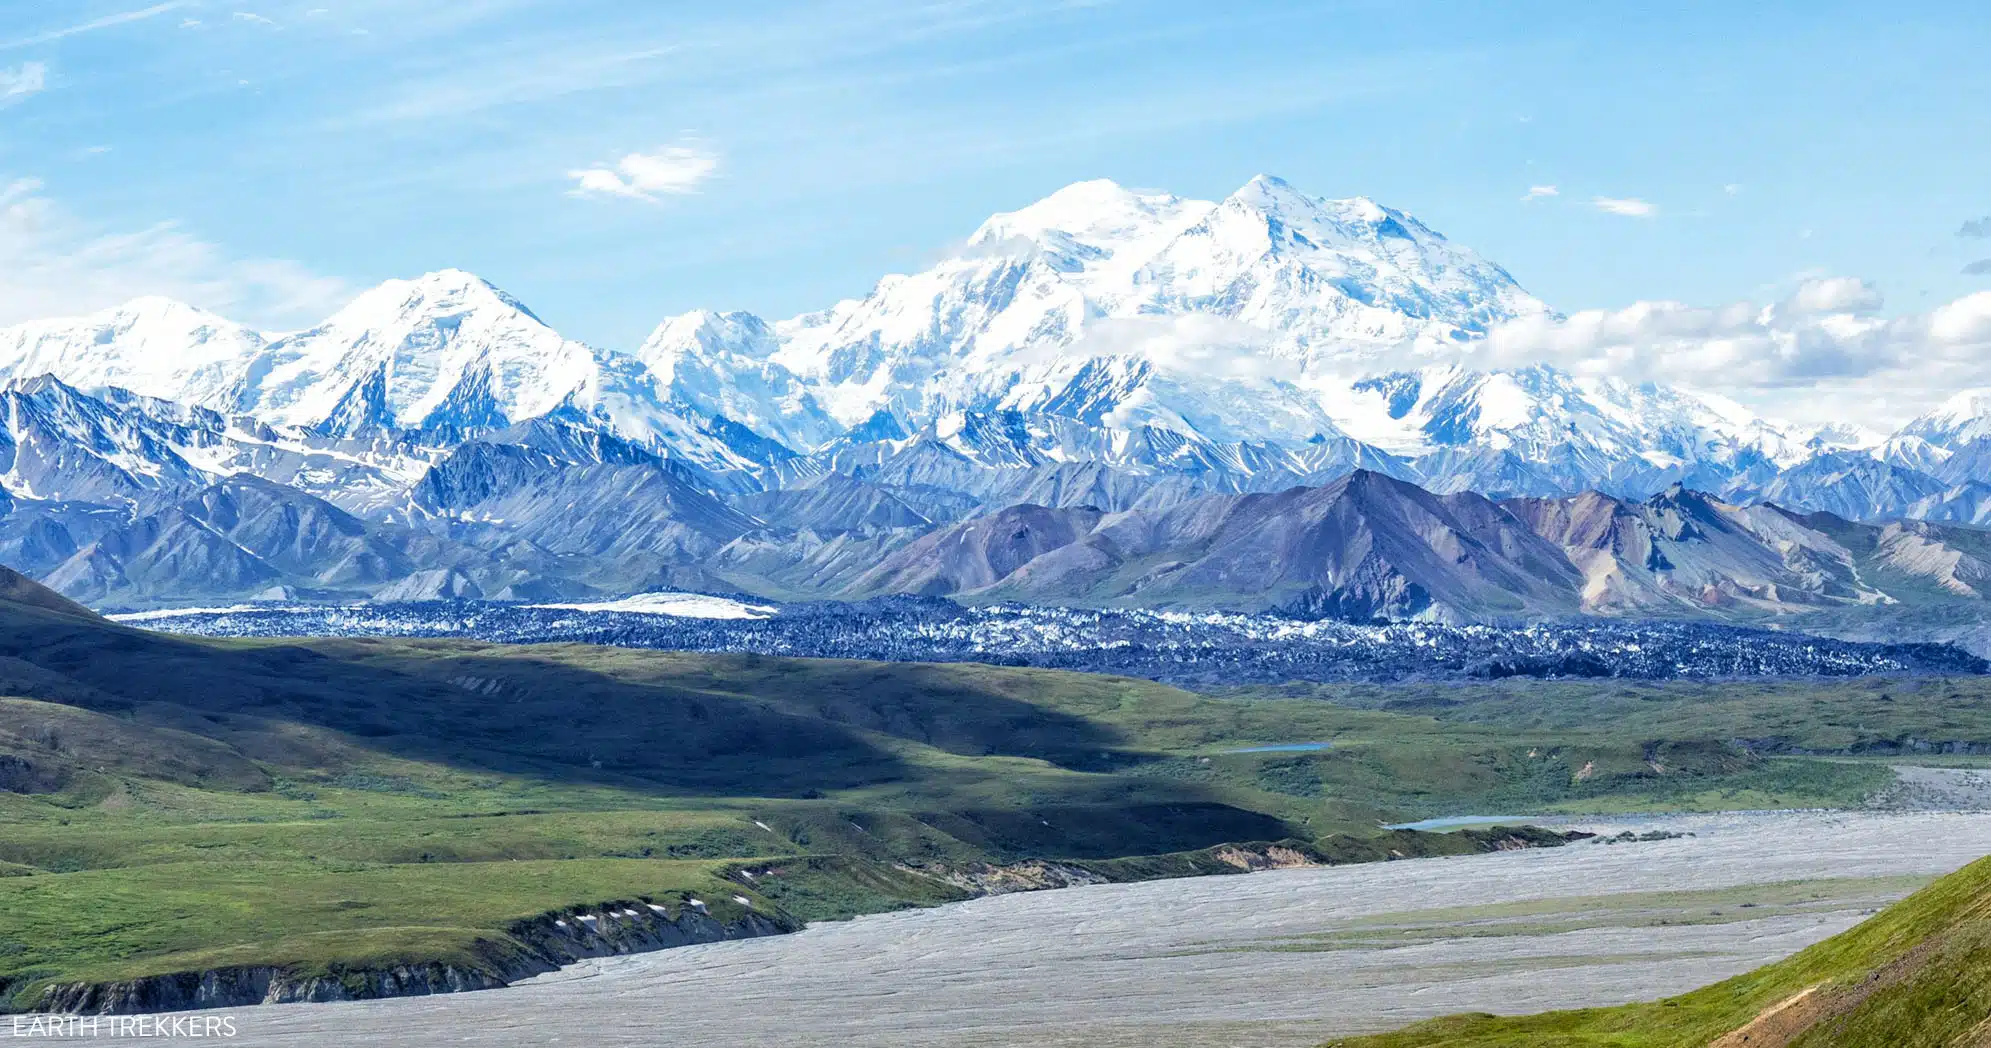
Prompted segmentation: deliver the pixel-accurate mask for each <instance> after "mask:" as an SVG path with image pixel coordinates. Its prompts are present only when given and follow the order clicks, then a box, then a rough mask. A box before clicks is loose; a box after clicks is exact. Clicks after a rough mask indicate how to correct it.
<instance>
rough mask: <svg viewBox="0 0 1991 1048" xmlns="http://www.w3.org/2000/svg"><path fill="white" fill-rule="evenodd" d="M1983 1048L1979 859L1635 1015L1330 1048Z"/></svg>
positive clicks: (1502, 1021) (1987, 930)
mask: <svg viewBox="0 0 1991 1048" xmlns="http://www.w3.org/2000/svg"><path fill="white" fill-rule="evenodd" d="M1986 1043H1991V859H1983V860H1979V861H1978V862H1975V863H1973V864H1971V865H1969V866H1967V867H1965V868H1963V869H1962V870H1959V871H1958V872H1956V873H1953V874H1951V875H1949V876H1947V877H1944V878H1942V879H1941V880H1938V881H1936V882H1935V883H1934V884H1931V885H1929V886H1928V887H1927V888H1924V889H1922V890H1921V891H1919V892H1917V893H1915V894H1914V895H1911V896H1909V897H1908V898H1906V899H1904V900H1902V901H1901V902H1898V903H1896V904H1894V905H1893V906H1890V907H1888V908H1887V909H1885V910H1883V911H1881V912H1880V913H1879V914H1878V915H1876V916H1874V917H1873V918H1871V919H1869V920H1867V921H1866V922H1865V923H1863V924H1860V925H1859V926H1858V927H1855V928H1853V929H1852V930H1850V931H1847V932H1844V933H1842V934H1840V935H1837V936H1834V937H1833V938H1830V939H1827V940H1825V941H1824V942H1821V943H1819V944H1817V945H1815V946H1812V947H1811V948H1809V949H1806V950H1804V951H1802V952H1800V953H1798V954H1795V955H1793V956H1791V957H1790V958H1788V959H1786V960H1784V961H1781V962H1779V963H1777V964H1773V965H1770V966H1769V967H1766V968H1761V969H1758V970H1756V971H1754V972H1750V973H1748V974H1746V975H1741V976H1737V977H1735V978H1733V979H1729V980H1727V981H1725V982H1720V983H1716V984H1715V985H1713V986H1709V987H1706V988H1704V989H1700V990H1696V991H1694V992H1692V993H1688V994H1683V995H1681V996H1678V997H1670V998H1667V999H1665V1000H1662V1001H1656V1002H1652V1003H1647V1004H1633V1005H1625V1006H1623V1007H1618V1008H1594V1009H1586V1010H1582V1011H1569V1012H1549V1013H1546V1014H1542V1015H1531V1016H1523V1017H1518V1018H1514V1017H1497V1016H1491V1015H1465V1016H1455V1017H1452V1018H1446V1019H1438V1020H1434V1021H1432V1022H1427V1023H1421V1024H1418V1025H1416V1026H1413V1027H1410V1028H1409V1029H1406V1030H1402V1031H1399V1032H1397V1033H1392V1034H1384V1035H1381V1036H1376V1037H1360V1038H1348V1039H1345V1040H1340V1041H1335V1042H1331V1044H1332V1045H1333V1046H1335V1048H1437V1046H1440V1045H1442V1046H1445V1048H1704V1046H1712V1048H1744V1046H1746V1048H1786V1046H1789V1048H1978V1046H1981V1045H1984V1044H1986Z"/></svg>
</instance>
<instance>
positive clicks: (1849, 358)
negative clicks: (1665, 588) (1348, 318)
mask: <svg viewBox="0 0 1991 1048" xmlns="http://www.w3.org/2000/svg"><path fill="white" fill-rule="evenodd" d="M1883 304H1884V303H1883V301H1882V298H1881V295H1880V292H1879V291H1878V290H1877V289H1876V288H1874V286H1873V285H1871V284H1869V283H1867V282H1866V281H1863V280H1859V279H1856V278H1851V277H1820V278H1813V279H1809V280H1806V281H1804V282H1803V283H1802V284H1800V285H1799V286H1798V287H1797V288H1796V289H1795V290H1794V291H1792V292H1791V293H1790V294H1789V295H1787V296H1786V297H1784V298H1783V299H1781V300H1779V301H1776V302H1772V303H1769V304H1761V303H1753V302H1737V303H1733V304H1730V305H1727V306H1717V307H1713V308H1703V307H1695V306H1688V305H1685V304H1682V303H1679V302H1638V303H1635V304H1633V305H1631V306H1628V307H1626V308H1624V309H1618V310H1588V311H1585V312H1581V313H1576V314H1573V315H1571V316H1569V317H1567V318H1565V319H1562V320H1556V319H1553V318H1544V317H1534V318H1528V319H1524V320H1518V321H1514V322H1512V323H1508V324H1504V325H1501V326H1500V327H1497V328H1495V329H1494V330H1493V331H1492V332H1491V333H1490V334H1489V336H1488V338H1487V339H1486V340H1485V341H1484V342H1483V343H1481V344H1479V345H1477V346H1472V347H1468V348H1466V349H1464V350H1463V352H1465V353H1468V354H1471V355H1472V356H1473V357H1474V360H1475V363H1477V364H1478V365H1480V366H1493V367H1512V366H1520V365H1526V364H1552V365H1555V366H1557V367H1560V368H1564V369H1567V370H1569V371H1572V372H1575V373H1578V374H1588V375H1599V376H1609V377H1614V378H1621V379H1626V380H1629V381H1634V382H1645V381H1657V382H1665V383H1669V384H1675V385H1682V386H1687V387H1697V388H1701V389H1710V390H1718V391H1721V392H1723V393H1725V394H1727V395H1729V396H1733V397H1736V398H1737V399H1742V400H1747V401H1749V402H1751V403H1752V404H1754V405H1756V406H1757V407H1759V409H1763V410H1769V411H1772V412H1773V413H1776V414H1782V415H1786V416H1790V417H1794V418H1796V419H1798V420H1799V421H1806V422H1824V421H1831V420H1833V419H1834V418H1835V417H1837V418H1839V419H1845V418H1855V419H1857V420H1859V421H1861V422H1864V423H1867V424H1873V425H1882V426H1885V425H1890V424H1893V423H1898V422H1900V421H1902V420H1903V417H1904V416H1906V415H1908V414H1913V413H1915V412H1917V411H1920V410H1922V409H1925V408H1926V407H1928V406H1929V405H1932V404H1934V403H1936V402H1938V401H1940V400H1942V399H1943V398H1944V397H1946V396H1948V395H1949V394H1951V393H1954V392H1955V391H1956V390H1958V389H1961V388H1965V387H1969V386H1982V385H1991V291H1981V292H1978V293H1976V294H1973V295H1967V296H1965V297H1963V298H1960V299H1957V300H1956V301H1954V302H1950V303H1948V304H1946V305H1944V306H1941V307H1940V308H1937V309H1934V310H1931V311H1929V312H1926V313H1920V314H1910V315H1905V316H1897V317H1887V316H1883V315H1882V314H1881V312H1880V310H1881V307H1882V305H1883ZM1863 398H1864V399H1863ZM1883 416H1886V417H1883Z"/></svg>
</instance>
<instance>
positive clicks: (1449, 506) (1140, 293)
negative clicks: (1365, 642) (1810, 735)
mask: <svg viewBox="0 0 1991 1048" xmlns="http://www.w3.org/2000/svg"><path fill="white" fill-rule="evenodd" d="M1530 319H1534V320H1538V321H1552V320H1554V319H1556V314H1555V313H1554V311H1553V310H1552V309H1551V307H1550V306H1549V305H1547V304H1545V303H1543V302H1541V301H1539V300H1538V299H1536V298H1534V297H1533V296H1532V295H1530V294H1528V293H1527V292H1526V291H1525V290H1523V289H1522V288H1521V286H1520V285H1519V284H1518V283H1517V282H1516V281H1515V280H1514V279H1513V278H1512V277H1511V276H1509V275H1508V273H1507V272H1506V271H1505V270H1503V269H1502V268H1500V267H1499V266H1497V265H1495V264H1493V263H1491V262H1488V261H1486V260H1484V259H1481V258H1480V257H1478V256H1477V255H1475V254H1474V253H1473V252H1471V251H1469V250H1467V249H1465V248H1462V247H1460V246H1458V245H1455V244H1453V243H1451V242H1450V241H1448V240H1447V239H1445V237H1443V236H1442V235H1440V234H1439V233H1437V232H1436V231H1434V230H1432V229H1430V228H1429V227H1427V226H1425V225H1424V224H1422V223H1420V222H1419V221H1418V220H1417V219H1415V218H1413V217H1411V216H1410V215H1408V214H1406V213H1404V212H1402V211H1398V210H1395V209H1393V208H1389V207H1385V206H1383V205H1380V204H1377V203H1375V202H1373V201H1370V200H1367V199H1362V198H1355V199H1348V200H1323V199H1317V198H1315V197H1311V196H1308V195H1306V194H1304V193H1302V192H1300V191H1299V190H1297V189H1295V188H1293V187H1292V186H1290V185H1288V184H1286V183H1285V182H1283V181H1280V180H1279V179H1276V178H1269V177H1259V178H1255V179H1253V180H1252V181H1251V182H1250V183H1248V184H1247V185H1245V186H1244V187H1243V188H1241V189H1239V190H1238V191H1237V192H1236V193H1234V194H1232V195H1231V196H1229V197H1228V198H1226V199H1224V200H1222V201H1219V202H1209V201H1198V200H1186V199H1181V198H1177V197H1174V196H1169V195H1165V194H1159V193H1150V192H1136V191H1131V190H1128V189H1124V188H1122V187H1120V186H1117V185H1115V184H1113V183H1110V182H1103V181H1101V182H1083V183H1079V184H1076V185H1073V186H1069V187H1067V188H1065V189H1063V190H1060V191H1058V192H1057V193H1054V194H1052V195H1051V196H1049V197H1047V198H1045V199H1043V200H1041V201H1038V202H1037V203H1034V204H1031V205H1030V206H1028V207H1025V208H1023V209H1021V210H1019V211H1014V212H1010V213H1007V214H1000V215H996V216H994V217H992V218H990V219H989V220H988V221H987V222H985V223H983V224H982V226H981V228H979V229H977V230H976V231H974V233H973V234H972V235H971V236H970V237H968V239H967V240H966V242H965V245H964V246H963V247H961V248H960V249H959V250H958V251H955V252H953V253H952V254H950V255H949V256H948V257H947V258H945V259H944V260H942V261H940V262H938V263H937V264H935V265H934V266H932V267H931V268H930V269H927V270H926V271H924V272H920V273H916V274H911V275H894V276H887V277H885V278H884V279H882V280H881V281H879V282H878V283H877V285H876V286H875V287H874V288H873V289H872V291H871V293H870V294H869V295H867V296H866V297H864V298H862V299H854V300H849V301H845V302H840V303H837V304H836V305H834V306H832V307H830V308H828V309H826V310H823V311H821V312H817V313H810V314H806V315H803V316H799V317H795V318H792V319H787V320H774V321H770V320H767V319H764V318H761V317H758V316H754V315H752V314H747V313H709V312H697V313H690V314H686V315H683V316H678V317H672V318H670V319H667V320H665V321H664V322H663V323H661V324H659V325H658V326H657V328H656V330H655V331H654V333H653V334H652V335H651V336H650V337H649V338H648V340H647V341H645V342H644V343H643V344H642V345H641V346H637V347H634V348H622V349H609V348H602V347H595V346H588V345H584V344H582V343H579V342H576V341H574V340H572V339H569V338H566V337H564V336H562V335H561V334H560V333H559V332H557V331H556V330H554V329H553V328H552V327H550V326H549V325H548V324H546V323H545V322H543V321H542V320H541V319H540V318H539V317H537V316H535V315H534V314H533V312H532V311H531V310H530V309H528V308H527V307H526V306H525V305H524V304H522V303H521V302H519V301H518V300H516V299H514V298H512V297H511V296H509V295H507V294H506V293H505V292H503V291H500V290H499V289H497V288H495V287H493V286H491V285H490V284H489V283H487V282H485V281H484V280H482V279H480V278H478V277H476V276H473V275H471V274H468V273H464V272H459V271H444V272H439V273H432V274H429V275H427V276H424V277H421V278H419V279H415V280H396V281H390V282H388V283H386V284H383V285H381V286H379V287H376V288H374V289H372V290H369V291H367V292H365V293H364V294H362V295H360V296H359V297H358V298H357V299H355V300H354V301H353V302H352V303H351V304H350V305H348V306H347V307H346V308H344V309H343V310H341V311H339V312H338V313H337V314H335V315H334V316H332V317H330V318H328V319H326V320H325V321H324V322H322V323H320V324H318V325H317V326H315V327H313V328H311V329H309V330H305V331H299V332H294V333H290V334H285V335H281V336H275V335H267V334H264V333H261V332H257V331H254V330H251V329H249V328H247V327H244V326H242V325H240V324H236V323H233V322H231V321H229V320H226V319H223V318H221V317H219V316H215V315H212V314H209V313H206V312H203V311H201V310H198V309H195V308H193V307H190V306H187V305H183V304H181V303H178V302H174V301H169V300H164V299H140V300H137V301H133V302H130V303H128V304H126V305H124V306H122V307H119V308H116V309H112V310H109V311H107V312H103V313H99V314H95V315H92V316H87V317H81V318H74V319H57V320H47V321H39V322H35V323H30V324H25V325H21V326H18V327H14V328H10V329H6V330H0V382H4V383H5V385H4V391H0V422H3V423H4V425H0V485H4V489H5V490H4V494H0V562H5V563H6V564H9V565H12V566H14V567H16V568H19V569H20V570H21V571H23V572H25V573H26V574H28V575H30V576H32V577H34V578H35V579H37V580H40V581H41V582H43V583H45V584H46V585H48V586H50V587H52V588H54V589H56V590H58V591H60V592H61V593H63V594H66V595H68V596H70V597H72V598H75V599H78V600H83V601H87V602H89V603H91V604H94V605H98V606H111V607H123V608H142V607H151V606H161V605H167V606H170V605H175V604H186V603H191V602H198V601H209V600H214V599H217V598H230V599H244V598H260V599H284V600H300V599H301V600H359V599H371V600H376V601H413V600H459V599H469V600H478V599H481V600H497V601H512V600H517V601H544V600H554V599H583V598H596V597H604V596H619V595H623V594H630V593H640V592H648V591H656V590H692V591H700V592H706V593H724V594H749V595H753V596H755V597H758V598H763V599H770V600H777V601H793V600H808V599H837V600H848V599H864V598H872V597H881V596H889V595H894V594H912V595H919V596H927V597H936V596H945V597H952V598H955V599H957V600H960V601H963V602H967V603H991V602H998V601H1009V602H1019V603H1030V604H1040V605H1044V604H1052V605H1066V606H1079V607H1145V608H1159V609H1223V610H1227V611H1236V612H1253V613H1255V612H1279V613H1284V614H1289V615H1300V616H1305V617H1328V618H1345V619H1354V620H1364V621H1366V620H1371V619H1426V620H1433V621H1438V622H1449V623H1465V622H1510V621H1535V620H1558V619H1570V618H1575V617H1580V616H1589V615H1606V616H1609V615H1637V616H1640V617H1648V618H1649V617H1661V618H1680V617H1684V618H1717V619H1724V620H1731V621H1743V622H1747V621H1754V620H1761V619H1766V618H1771V617H1779V616H1787V615H1791V614H1802V615H1806V616H1810V617H1811V619H1813V620H1817V621H1823V622H1841V623H1843V622H1847V621H1854V620H1857V618H1858V616H1859V615H1860V614H1861V613H1862V612H1863V611H1865V610H1868V609H1875V608H1881V607H1898V606H1899V605H1902V604H1913V605H1918V606H1921V607H1923V608H1937V609H1940V611H1939V612H1938V614H1940V615H1944V616H1951V617H1952V618H1953V619H1955V620H1959V621H1961V620H1965V619H1969V620H1975V619H1977V618H1978V617H1979V616H1978V614H1977V612H1976V610H1975V609H1977V608H1979V607H1981V606H1982V605H1983V597H1984V595H1985V593H1986V591H1987V583H1991V532H1984V531H1980V530H1978V528H1977V525H1981V524H1984V523H1986V522H1987V521H1991V391H1975V392H1965V393H1961V394H1959V395H1958V396H1957V397H1956V398H1954V399H1953V400H1951V401H1950V402H1949V403H1947V404H1946V405H1944V406H1943V407H1942V408H1941V409H1939V410H1938V411H1936V412H1934V413H1932V414H1930V415H1929V416H1927V417H1924V418H1922V419H1919V420H1917V421H1915V422H1913V423H1911V424H1910V425H1908V426H1906V427H1905V428H1903V429H1902V430H1901V431H1899V432H1897V433H1894V434H1891V435H1886V434H1869V433H1863V432H1857V431H1851V430H1846V429H1842V428H1832V429H1828V430H1823V431H1807V430H1804V429H1800V428H1797V427H1794V426H1790V425H1786V424H1782V423H1779V422H1777V421H1774V420H1770V419H1764V418H1759V417H1756V416H1755V415H1753V414H1752V413H1751V412H1749V411H1748V410H1746V409H1744V408H1742V407H1741V406H1739V405H1737V404H1735V403H1733V402H1732V401H1729V400H1727V399H1725V398H1722V397H1720V396H1717V395H1713V394H1708V393H1703V392H1696V391H1691V390H1687V389H1681V388H1669V387H1665V386H1659V385H1653V384H1631V383H1626V382H1622V381H1617V380H1612V379H1605V378H1594V377H1588V376H1576V375H1572V374H1569V373H1566V372H1563V371H1559V370H1556V369H1553V368H1549V367H1529V368H1519V369H1478V368H1475V367H1473V366H1471V365H1472V362H1473V360H1474V350H1475V347H1476V346H1477V345H1478V344H1479V343H1480V342H1481V340H1483V339H1484V338H1485V337H1486V336H1487V335H1488V334H1489V332H1491V331H1493V330H1494V329H1495V328H1496V327H1498V326H1499V325H1502V324H1506V323H1511V322H1516V321H1527V320H1530Z"/></svg>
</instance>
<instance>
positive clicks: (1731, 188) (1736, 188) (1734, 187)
mask: <svg viewBox="0 0 1991 1048" xmlns="http://www.w3.org/2000/svg"><path fill="white" fill-rule="evenodd" d="M1721 191H1722V192H1724V193H1726V194H1728V195H1729V196H1741V195H1742V183H1740V182H1730V183H1729V184H1727V185H1725V186H1723V187H1721Z"/></svg>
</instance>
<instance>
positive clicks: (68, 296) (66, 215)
mask: <svg viewBox="0 0 1991 1048" xmlns="http://www.w3.org/2000/svg"><path fill="white" fill-rule="evenodd" d="M350 291H351V289H350V288H349V287H348V286H347V285H346V283H345V282H344V281H341V280H337V279H333V278H330V277H326V276H322V275H319V274H317V273H313V272H312V271H310V270H309V269H306V268H305V267H304V266H302V265H300V264H298V263H296V262H291V261H287V260H284V259H268V258H239V257H235V256H233V255H231V254H230V253H229V252H227V251H224V250H223V249H222V248H220V247H218V246H217V245H215V244H213V243H210V242H208V241H206V240H202V239H201V238H199V237H197V236H195V235H193V234H192V233H189V232H187V231H186V230H184V229H181V228H180V227H179V226H178V225H176V224H175V223H172V222H162V223H158V224H156V225H152V226H149V227H146V228H143V229H137V230H130V231H116V230H106V229H103V228H100V227H98V226H95V225H93V224H91V223H88V222H85V221H83V220H82V219H80V218H78V217H77V216H76V215H74V214H71V213H70V212H69V211H67V210H66V209H64V208H63V207H61V206H60V205H59V204H57V203H56V202H55V201H54V200H53V199H51V198H50V197H49V196H48V195H47V193H46V192H45V191H44V187H43V185H42V183H41V181H40V180H38V179H33V178H17V179H14V180H12V181H0V324H10V323H16V322H19V321H23V320H32V319H36V318H39V317H46V316H54V315H59V314H73V313H83V312H88V311H91V310H95V309H102V308H104V307H106V306H111V305H115V304H117V303H119V302H124V301H127V300H129V299H132V298H135V297H137V296H140V295H169V296H171V297H174V298H178V299H182V300H185V301H188V302H191V303H193V304H195V305H198V306H202V307H205V308H208V309H213V310H216V311H217V312H221V313H225V314H229V315H232V316H234V317H236V318H237V319H240V320H243V321H245V322H249V323H254V324H261V325H265V326H268V327H273V328H284V327H292V326H296V325H298V324H303V323H309V322H310V321H313V320H317V319H319V318H321V317H323V316H324V315H325V314H327V313H329V312H331V311H332V310H333V309H335V308H337V306H338V305H339V304H340V303H342V302H344V301H345V300H346V299H347V298H348V297H350Z"/></svg>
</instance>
